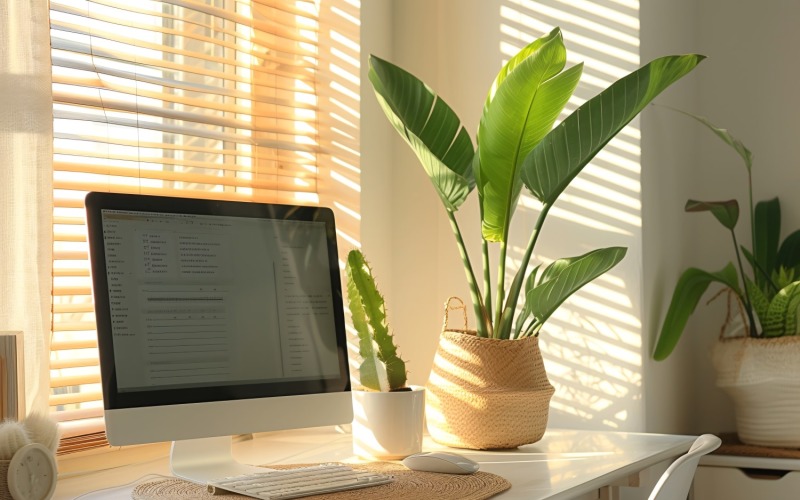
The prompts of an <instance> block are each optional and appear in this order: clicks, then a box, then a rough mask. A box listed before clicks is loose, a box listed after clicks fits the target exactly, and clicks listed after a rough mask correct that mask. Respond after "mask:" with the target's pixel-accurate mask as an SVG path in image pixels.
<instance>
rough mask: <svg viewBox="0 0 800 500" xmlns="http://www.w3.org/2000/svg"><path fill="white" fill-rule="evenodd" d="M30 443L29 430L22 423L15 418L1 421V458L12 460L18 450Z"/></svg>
mask: <svg viewBox="0 0 800 500" xmlns="http://www.w3.org/2000/svg"><path fill="white" fill-rule="evenodd" d="M30 443H31V440H30V437H29V436H28V432H27V431H26V430H25V427H24V426H23V425H22V424H20V423H19V422H14V421H13V420H6V421H4V422H2V423H0V460H11V457H13V456H14V453H16V452H17V450H19V449H20V448H22V447H23V446H25V445H26V444H30Z"/></svg>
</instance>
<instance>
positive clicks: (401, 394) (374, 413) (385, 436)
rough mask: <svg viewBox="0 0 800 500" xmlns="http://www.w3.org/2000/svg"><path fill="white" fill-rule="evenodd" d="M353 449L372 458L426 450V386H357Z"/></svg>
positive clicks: (354, 394)
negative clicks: (365, 388) (394, 388)
mask: <svg viewBox="0 0 800 500" xmlns="http://www.w3.org/2000/svg"><path fill="white" fill-rule="evenodd" d="M352 394H353V453H355V454H356V455H358V456H360V457H363V458H368V459H381V460H399V459H402V458H405V457H407V456H409V455H413V454H414V453H419V452H420V451H421V450H422V432H423V429H424V418H425V389H424V388H423V387H418V386H412V387H411V390H410V391H397V392H373V391H362V390H354V391H353V392H352Z"/></svg>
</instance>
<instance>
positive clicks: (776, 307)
mask: <svg viewBox="0 0 800 500" xmlns="http://www.w3.org/2000/svg"><path fill="white" fill-rule="evenodd" d="M798 314H800V281H795V282H794V283H792V284H790V285H789V286H787V287H785V288H783V289H782V290H781V291H779V292H778V293H777V294H776V295H775V297H773V298H772V301H771V302H770V303H769V309H767V319H766V321H764V323H763V324H762V328H763V329H764V336H765V337H781V336H784V335H797V334H798V330H797V324H798V318H797V316H798Z"/></svg>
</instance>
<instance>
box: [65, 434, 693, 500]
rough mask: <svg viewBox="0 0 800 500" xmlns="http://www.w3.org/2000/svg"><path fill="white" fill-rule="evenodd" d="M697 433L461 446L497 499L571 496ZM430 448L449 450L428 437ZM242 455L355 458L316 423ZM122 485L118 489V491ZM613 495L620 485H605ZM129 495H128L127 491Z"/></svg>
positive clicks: (96, 482) (138, 473)
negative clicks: (500, 483)
mask: <svg viewBox="0 0 800 500" xmlns="http://www.w3.org/2000/svg"><path fill="white" fill-rule="evenodd" d="M693 441H694V437H693V436H670V435H662V434H639V433H617V432H603V431H574V430H559V429H550V430H548V431H547V433H546V434H545V436H544V438H543V439H542V440H541V441H539V442H538V443H535V444H532V445H527V446H522V447H520V448H518V449H515V450H508V451H496V452H481V451H471V450H455V451H457V452H458V453H461V454H463V455H466V456H469V457H470V458H472V459H473V460H476V461H477V462H479V463H480V464H481V470H482V471H485V472H491V473H494V474H498V475H500V476H503V477H505V478H506V479H508V480H509V481H510V482H511V484H512V487H511V489H510V490H508V491H506V492H505V493H503V494H501V495H498V496H497V497H495V498H498V499H502V500H511V499H549V500H558V499H571V498H575V497H578V496H581V495H584V494H586V493H590V492H593V491H598V490H601V489H603V487H604V486H609V485H610V486H618V485H632V486H634V485H635V483H636V477H637V475H638V473H639V472H640V471H642V470H644V469H647V468H648V467H651V466H653V465H656V464H658V463H660V462H664V461H665V460H671V459H673V458H675V457H677V456H678V455H681V454H682V453H685V452H686V451H687V450H688V449H689V447H690V446H691V444H692V442H693ZM423 448H424V449H425V450H426V451H429V450H434V449H445V448H443V447H441V446H439V445H437V444H436V443H433V442H432V441H429V440H426V441H425V444H424V446H423ZM234 455H235V456H236V458H237V459H238V460H239V461H241V462H246V463H254V464H270V463H274V464H279V463H283V464H291V463H314V462H325V461H343V462H348V461H349V462H352V461H356V460H355V459H354V458H353V456H352V450H351V440H350V436H349V435H348V434H337V433H335V432H332V430H329V429H310V430H305V431H292V432H281V433H270V434H264V435H259V436H258V437H257V438H256V439H254V440H251V441H244V442H239V443H236V444H235V445H234ZM168 470H169V469H168V462H167V458H166V457H162V458H159V459H157V460H155V461H151V462H149V463H146V464H137V465H130V466H125V467H122V468H117V469H114V470H110V471H99V472H92V473H90V474H88V475H80V476H73V477H66V478H59V482H58V487H57V488H56V494H55V497H54V498H55V500H67V499H73V498H75V497H76V496H78V495H81V494H83V493H86V492H89V491H93V490H95V489H99V488H106V487H109V486H116V485H123V484H126V483H129V482H131V481H134V480H136V479H137V478H140V477H142V476H144V475H146V474H150V473H159V474H164V475H166V474H169V472H168ZM117 490H118V491H117ZM129 491H130V488H128V489H127V492H126V491H125V489H124V488H119V489H116V490H113V491H106V492H105V493H104V495H103V496H95V495H92V496H88V497H86V498H87V499H92V500H93V499H95V498H103V499H112V498H130V494H129ZM603 491H605V493H604V495H608V496H606V498H613V496H614V490H613V489H608V488H606V489H604V490H603ZM126 494H127V496H126Z"/></svg>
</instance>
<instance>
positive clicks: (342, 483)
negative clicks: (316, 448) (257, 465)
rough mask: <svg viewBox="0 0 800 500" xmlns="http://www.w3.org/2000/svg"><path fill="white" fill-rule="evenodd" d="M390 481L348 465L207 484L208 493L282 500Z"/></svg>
mask: <svg viewBox="0 0 800 500" xmlns="http://www.w3.org/2000/svg"><path fill="white" fill-rule="evenodd" d="M391 481H394V477H393V476H390V475H387V474H380V473H377V472H369V471H360V470H354V469H352V468H350V467H348V466H346V465H339V464H322V465H314V466H311V467H299V468H296V469H285V470H269V469H267V470H265V471H264V472H258V473H256V474H245V475H242V476H234V477H226V478H225V479H221V480H217V481H212V482H210V483H208V491H209V493H218V491H217V490H225V491H230V492H233V493H239V494H240V495H247V496H249V497H253V498H260V499H261V500H279V499H288V498H300V497H305V496H310V495H318V494H321V493H333V492H335V491H343V490H354V489H357V488H366V487H369V486H378V485H379V484H386V483H389V482H391Z"/></svg>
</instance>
